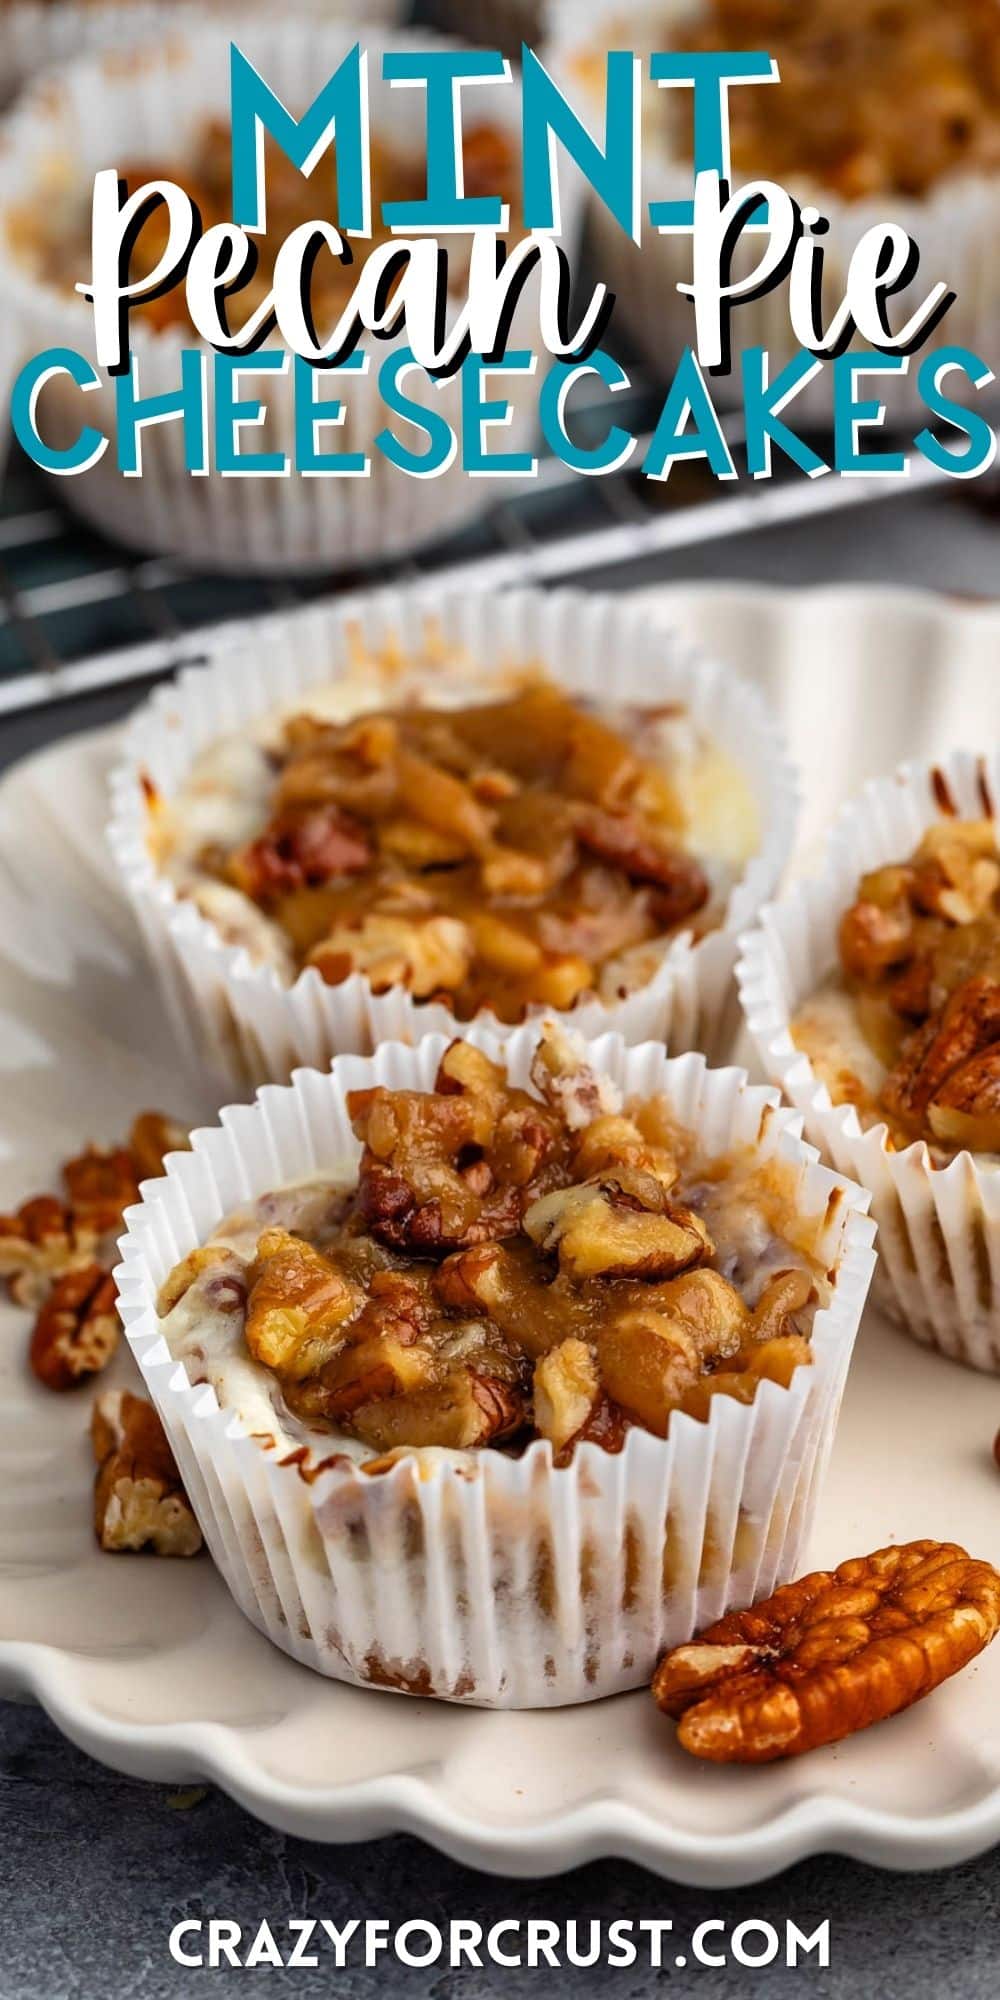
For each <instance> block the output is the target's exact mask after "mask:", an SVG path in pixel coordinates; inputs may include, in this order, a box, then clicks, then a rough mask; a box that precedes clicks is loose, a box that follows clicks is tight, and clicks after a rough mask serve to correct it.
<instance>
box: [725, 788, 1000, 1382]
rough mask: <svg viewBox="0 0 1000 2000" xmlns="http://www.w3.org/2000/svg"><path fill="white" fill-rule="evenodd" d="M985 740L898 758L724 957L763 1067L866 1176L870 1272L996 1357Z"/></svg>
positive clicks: (986, 1364) (999, 991)
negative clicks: (874, 1256) (980, 745)
mask: <svg viewBox="0 0 1000 2000" xmlns="http://www.w3.org/2000/svg"><path fill="white" fill-rule="evenodd" d="M998 776H1000V767H998V765H997V760H996V759H995V758H993V757H989V758H979V757H974V756H972V755H971V754H968V753H962V752H956V753H955V754H954V755H953V756H952V757H950V758H948V759H946V760H944V761H943V762H942V763H940V764H938V765H934V766H926V767H925V766H905V767H904V768H903V769H902V770H900V771H899V772H897V773H896V774H895V775H894V776H892V777H889V778H885V779H882V780H879V781H877V782H876V783H874V784H872V785H869V787H868V788H867V790H866V792H865V793H864V795H863V796H862V798H861V799H860V800H859V801H858V803H857V804H856V805H851V806H848V807H845V809H844V811H843V813H842V815H841V817H840V820H839V821H838V823H837V826H836V828H835V830H834V832H833V834H832V835H831V840H830V845H829V850H828V857H827V862H826V866H825V868H824V869H823V871H822V873H821V874H819V875H818V876H816V877H815V878H814V879H813V880H811V881H808V882H804V883H801V884H798V885H796V887H795V888H794V889H793V890H792V892H791V893H790V894H789V895H788V896H787V897H786V898H784V899H783V900H782V901H781V902H780V903H776V904H772V905H770V906H768V907H766V908H765V909H764V911H763V912H762V915H761V923H760V928H759V929H758V930H757V931H756V932H754V933H753V934H752V935H750V936H749V937H748V938H747V939H746V940H745V943H744V950H743V958H742V962H741V964H740V966H739V968H738V977H739V983H740V988H741V995H742V1001H743V1008H744V1013H745V1015H746V1018H747V1021H748V1024H749V1026H750V1030H751V1033H752V1035H753V1038H754V1041H755V1042H756V1045H757V1049H758V1052H759V1054H760V1056H761V1059H762V1061H763V1063H764V1066H765V1069H766V1071H767V1073H768V1075H769V1076H770V1077H771V1079H772V1081H774V1082H776V1083H779V1084H780V1085H781V1087H782V1089H783V1090H784V1091H785V1093H786V1095H787V1096H788V1097H789V1098H790V1100H791V1102H792V1103H793V1104H794V1105H795V1106H796V1107H797V1108H798V1109H799V1110H800V1111H801V1112H802V1114H803V1116H804V1120H805V1128H806V1136H807V1137H808V1138H809V1139H811V1140H812V1141H813V1143H814V1144H815V1145H818V1146H820V1147H821V1148H822V1149H823V1151H824V1152H825V1153H826V1154H827V1155H828V1156H829V1157H830V1158H831V1159H832V1160H833V1162H834V1164H835V1165H836V1166H837V1167H838V1168H839V1169H840V1171H841V1172H845V1173H849V1174H850V1175H851V1177H852V1178H853V1179H856V1180H858V1181H860V1182H861V1184H862V1186H864V1187H867V1188H869V1189H870V1190H871V1193H872V1197H873V1199H872V1213H873V1215H874V1217H875V1219H876V1221H877V1223H878V1226H879V1249H880V1252H881V1255H880V1260H879V1275H878V1280H877V1289H878V1292H879V1296H880V1298H881V1300H882V1302H883V1303H884V1304H885V1306H886V1307H887V1309H888V1310H890V1311H891V1312H892V1313H893V1314H894V1316H895V1317H897V1318H898V1319H900V1320H902V1321H903V1323H904V1325H906V1327H907V1328H908V1329H909V1330H910V1331H911V1332H912V1333H914V1334H915V1335H916V1336H917V1337H918V1338H919V1339H921V1340H922V1341H924V1342H925V1343H926V1344H927V1345H930V1346H934V1347H938V1348H940V1349H941V1350H942V1351H943V1352H944V1353H945V1354H948V1355H952V1356H954V1357H955V1358H956V1359H959V1360H963V1361H966V1362H969V1363H971V1364H972V1365H974V1366H977V1367H981V1368H985V1369H988V1370H991V1371H993V1370H996V1369H998V1368H1000V1296H998V1285H1000V1083H998V1078H1000V829H998V823H997V820H996V817H995V811H994V803H993V802H994V800H995V799H996V798H997V797H998V796H1000V792H998V789H997V785H998Z"/></svg>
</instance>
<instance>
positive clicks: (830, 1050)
mask: <svg viewBox="0 0 1000 2000" xmlns="http://www.w3.org/2000/svg"><path fill="white" fill-rule="evenodd" d="M839 955H840V967H841V980H840V982H839V988H840V992H841V993H846V995H847V997H848V999H849V1001H850V1004H851V1008H852V1010H853V1014H854V1019H855V1022H856V1032H859V1033H860V1036H861V1038H862V1041H863V1045H864V1046H863V1050H862V1053H861V1060H860V1061H856V1060H855V1059H854V1051H853V1049H852V1048H851V1046H850V1044H849V1043H848V1041H847V1038H846V1037H844V1036H842V1035H841V1034H839V1033H838V1031H837V1027H836V1024H835V1021H834V1009H835V1008H836V1006H837V999H836V992H837V988H836V987H833V988H831V989H829V990H828V992H827V994H826V995H823V994H820V995H818V996H816V998H815V999H814V1001H812V1002H809V1003H807V1004H806V1006H805V1007H804V1008H803V1009H802V1010H801V1012H800V1014H799V1015H798V1017H797V1019H796V1021H795V1022H794V1023H793V1038H794V1040H795V1042H796V1044H797V1046H798V1047H799V1048H801V1049H803V1050H804V1052H805V1053H806V1054H808V1055H809V1056H810V1058H811V1059H812V1060H813V1062H814V1065H815V1066H816V1067H817V1069H818V1070H819V1071H820V1073H821V1074H822V1076H823V1080H824V1081H826V1082H827V1084H828V1087H829V1088H830V1090H831V1095H832V1096H833V1097H834V1101H835V1102H838V1103H840V1102H845V1101H848V1102H854V1103H856V1104H857V1106H858V1109H859V1113H860V1114H861V1115H862V1117H863V1118H865V1119H866V1120H867V1122H869V1123H870V1122H872V1121H873V1120H874V1119H876V1118H882V1119H884V1120H885V1121H886V1123H887V1124H888V1126H889V1130H890V1133H891V1135H892V1137H893V1139H894V1141H895V1142H896V1143H897V1144H901V1145H907V1144H909V1143H910V1141H911V1140H913V1139H925V1140H926V1141H927V1142H928V1143H929V1144H930V1146H931V1147H932V1148H933V1149H935V1150H936V1151H940V1152H942V1153H951V1152H955V1151H958V1150H961V1149H962V1148H968V1149H969V1150H970V1151H971V1152H977V1153H1000V847H998V842H997V827H996V822H995V821H994V820H993V819H989V818H987V819H981V820H960V819H954V818H942V819H941V820H939V821H937V822H935V824H933V825H932V826H931V827H930V828H929V829H928V831H927V832H926V833H925V834H924V837H923V839H922V840H921V842H920V845H919V847H918V848H917V849H916V850H915V852H914V853H913V854H912V855H911V856H910V857H909V859H908V860H905V861H901V862H899V863H896V864H893V865H890V866H887V867H883V868H877V869H875V870H873V871H872V873H870V874H868V875H866V876H865V877H864V878H863V879H862V881H861V883H860V885H859V889H858V896H857V899H856V901H855V902H854V903H853V904H852V905H851V907H850V908H849V909H848V910H847V911H846V913H845V915H844V917H843V918H842V920H841V925H840V932H839ZM831 1031H832V1032H831ZM838 1044H839V1047H838ZM866 1055H867V1060H866V1059H865V1057H866Z"/></svg>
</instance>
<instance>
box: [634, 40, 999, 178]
mask: <svg viewBox="0 0 1000 2000" xmlns="http://www.w3.org/2000/svg"><path fill="white" fill-rule="evenodd" d="M682 45H683V47H684V49H685V50H691V49H697V50H706V51H711V52H715V53H718V52H720V51H725V50H732V49H767V51H768V52H769V54H770V55H772V56H774V57H776V58H777V61H778V65H779V68H780V72H781V84H780V88H778V89H776V90H775V89H772V88H769V87H768V88H762V89H761V88H757V89H754V88H751V89H749V90H735V91H733V92H732V102H731V105H730V125H731V134H732V158H733V165H734V167H735V168H736V170H737V173H738V174H739V175H740V176H741V177H742V178H743V179H748V178H751V177H754V178H756V177H758V176H760V175H764V176H765V177H766V178H768V179H771V180H778V181H781V182H784V183H788V184H791V185H794V182H795V179H796V177H798V178H799V179H800V180H801V178H802V177H803V175H806V176H808V177H809V178H810V179H812V180H815V181H818V182H820V183H821V184H822V185H823V186H825V187H829V188H832V189H834V190H835V191H836V193H837V194H839V195H840V196H841V197H842V198H844V199H845V200H847V201H856V200H862V199H865V198H867V197H869V196H873V195H878V194H902V195H918V196H919V195H924V194H926V193H927V192H928V190H930V189H932V188H933V187H934V186H935V185H936V184H937V183H938V182H939V181H941V180H943V179H945V178H947V177H948V176H950V175H957V174H976V173H986V174H993V173H995V172H996V169H997V166H998V165H1000V22H998V20H997V14H996V9H995V8H994V6H993V5H992V0H950V4H949V5H948V6H947V7H940V6H938V5H937V4H936V0H850V4H849V5H845V4H844V0H810V4H809V6H808V7H796V6H791V5H789V4H788V0H702V4H701V5H700V6H699V8H698V9H697V10H696V11H695V12H693V13H692V15H691V17H690V19H688V18H685V21H684V30H683V43H682ZM657 46H663V44H657Z"/></svg>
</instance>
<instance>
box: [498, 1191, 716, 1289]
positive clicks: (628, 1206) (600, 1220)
mask: <svg viewBox="0 0 1000 2000" xmlns="http://www.w3.org/2000/svg"><path fill="white" fill-rule="evenodd" d="M524 1227H525V1229H526V1231H527V1233H528V1235H529V1236H530V1237H531V1239H532V1241H533V1242H534V1243H537V1244H538V1247H539V1249H541V1250H545V1251H555V1252H557V1253H558V1257H559V1268H560V1270H561V1271H564V1272H565V1273H566V1275H567V1277H570V1278H575V1279H583V1278H621V1277H628V1278H668V1277H673V1276H674V1275H675V1274H676V1273H678V1272H680V1271H685V1270H687V1269H689V1268H690V1266H691V1265H692V1264H699V1263H702V1262H703V1261H704V1260H705V1259H706V1258H707V1257H710V1256H711V1255H712V1241H711V1238H710V1236H709V1233H708V1230H707V1229H706V1227H705V1224H704V1223H703V1222H702V1220H701V1217H700V1216H698V1215H696V1214H695V1213H694V1210H693V1209H690V1208H685V1207H683V1206H682V1205H681V1204H680V1203H675V1204H671V1203H670V1202H669V1201H668V1199H667V1195H666V1192H665V1190H664V1189H663V1187H662V1184H661V1183H660V1182H659V1181H657V1180H656V1179H655V1177H654V1176H653V1175H651V1174H645V1173H643V1172H641V1171H640V1170H639V1169H634V1168H625V1167H622V1168H619V1169H618V1170H617V1171H616V1172H615V1175H614V1178H613V1179H612V1178H610V1176H609V1177H608V1178H606V1179H600V1180H593V1181H582V1182H579V1183H577V1185H576V1186H575V1187H568V1188H558V1189H557V1190H556V1191H555V1192H554V1193H552V1194H548V1195H544V1196H543V1197H542V1199H541V1200H540V1201H536V1202H534V1203H533V1204H532V1206H531V1207H530V1208H529V1209H528V1210H527V1212H526V1214H525V1217H524Z"/></svg>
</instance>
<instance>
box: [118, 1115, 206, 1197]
mask: <svg viewBox="0 0 1000 2000" xmlns="http://www.w3.org/2000/svg"><path fill="white" fill-rule="evenodd" d="M190 1144H191V1141H190V1137H189V1135H188V1131H187V1127H186V1126H184V1125H179V1124H178V1122H177V1120H176V1118H167V1117H165V1116H164V1114H163V1112H162V1111H142V1112H140V1114H139V1116H138V1118H137V1119H136V1121H135V1123H134V1125H133V1127H132V1130H131V1132H130V1133H129V1140H128V1149H129V1152H130V1153H131V1155H132V1164H133V1167H134V1168H135V1175H136V1179H137V1180H139V1181H151V1180H156V1179H157V1178H158V1177H159V1175H160V1174H162V1172H163V1162H164V1160H165V1159H166V1157H167V1154H168V1153H186V1152H188V1150H189V1149H190Z"/></svg>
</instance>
